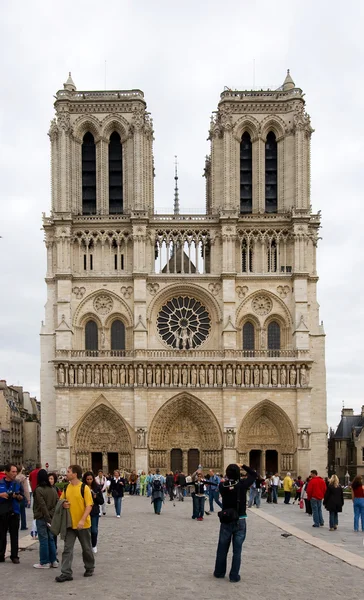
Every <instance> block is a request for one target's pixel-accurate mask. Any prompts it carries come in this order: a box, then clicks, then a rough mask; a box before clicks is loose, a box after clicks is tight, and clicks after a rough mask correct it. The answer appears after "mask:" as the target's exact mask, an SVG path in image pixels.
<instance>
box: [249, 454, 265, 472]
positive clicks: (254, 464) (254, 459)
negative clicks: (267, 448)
mask: <svg viewBox="0 0 364 600" xmlns="http://www.w3.org/2000/svg"><path fill="white" fill-rule="evenodd" d="M261 458H262V451H261V450H250V453H249V466H250V467H251V468H252V469H254V471H258V472H260V462H261Z"/></svg>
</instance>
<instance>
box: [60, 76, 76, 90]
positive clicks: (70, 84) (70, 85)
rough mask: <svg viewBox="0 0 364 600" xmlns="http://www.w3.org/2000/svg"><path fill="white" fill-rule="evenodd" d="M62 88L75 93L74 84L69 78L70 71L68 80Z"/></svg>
mask: <svg viewBox="0 0 364 600" xmlns="http://www.w3.org/2000/svg"><path fill="white" fill-rule="evenodd" d="M63 87H64V89H65V90H68V91H69V92H75V91H76V86H75V83H74V81H73V79H72V77H71V71H70V72H69V73H68V79H67V81H66V83H64V84H63Z"/></svg>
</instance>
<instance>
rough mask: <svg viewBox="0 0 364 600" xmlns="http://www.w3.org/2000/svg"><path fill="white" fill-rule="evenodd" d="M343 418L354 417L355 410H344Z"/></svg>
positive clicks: (342, 412)
mask: <svg viewBox="0 0 364 600" xmlns="http://www.w3.org/2000/svg"><path fill="white" fill-rule="evenodd" d="M341 416H342V417H353V416H354V409H353V408H343V409H342V411H341Z"/></svg>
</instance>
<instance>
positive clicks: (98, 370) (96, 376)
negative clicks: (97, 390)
mask: <svg viewBox="0 0 364 600" xmlns="http://www.w3.org/2000/svg"><path fill="white" fill-rule="evenodd" d="M95 385H100V369H99V365H96V367H95Z"/></svg>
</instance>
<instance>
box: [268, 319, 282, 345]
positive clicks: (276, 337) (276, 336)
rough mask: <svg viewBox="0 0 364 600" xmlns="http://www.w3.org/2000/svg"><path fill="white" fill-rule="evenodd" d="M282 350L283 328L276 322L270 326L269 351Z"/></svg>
mask: <svg viewBox="0 0 364 600" xmlns="http://www.w3.org/2000/svg"><path fill="white" fill-rule="evenodd" d="M280 349H281V328H280V326H279V325H278V323H277V322H276V321H272V322H271V323H269V325H268V350H280Z"/></svg>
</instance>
